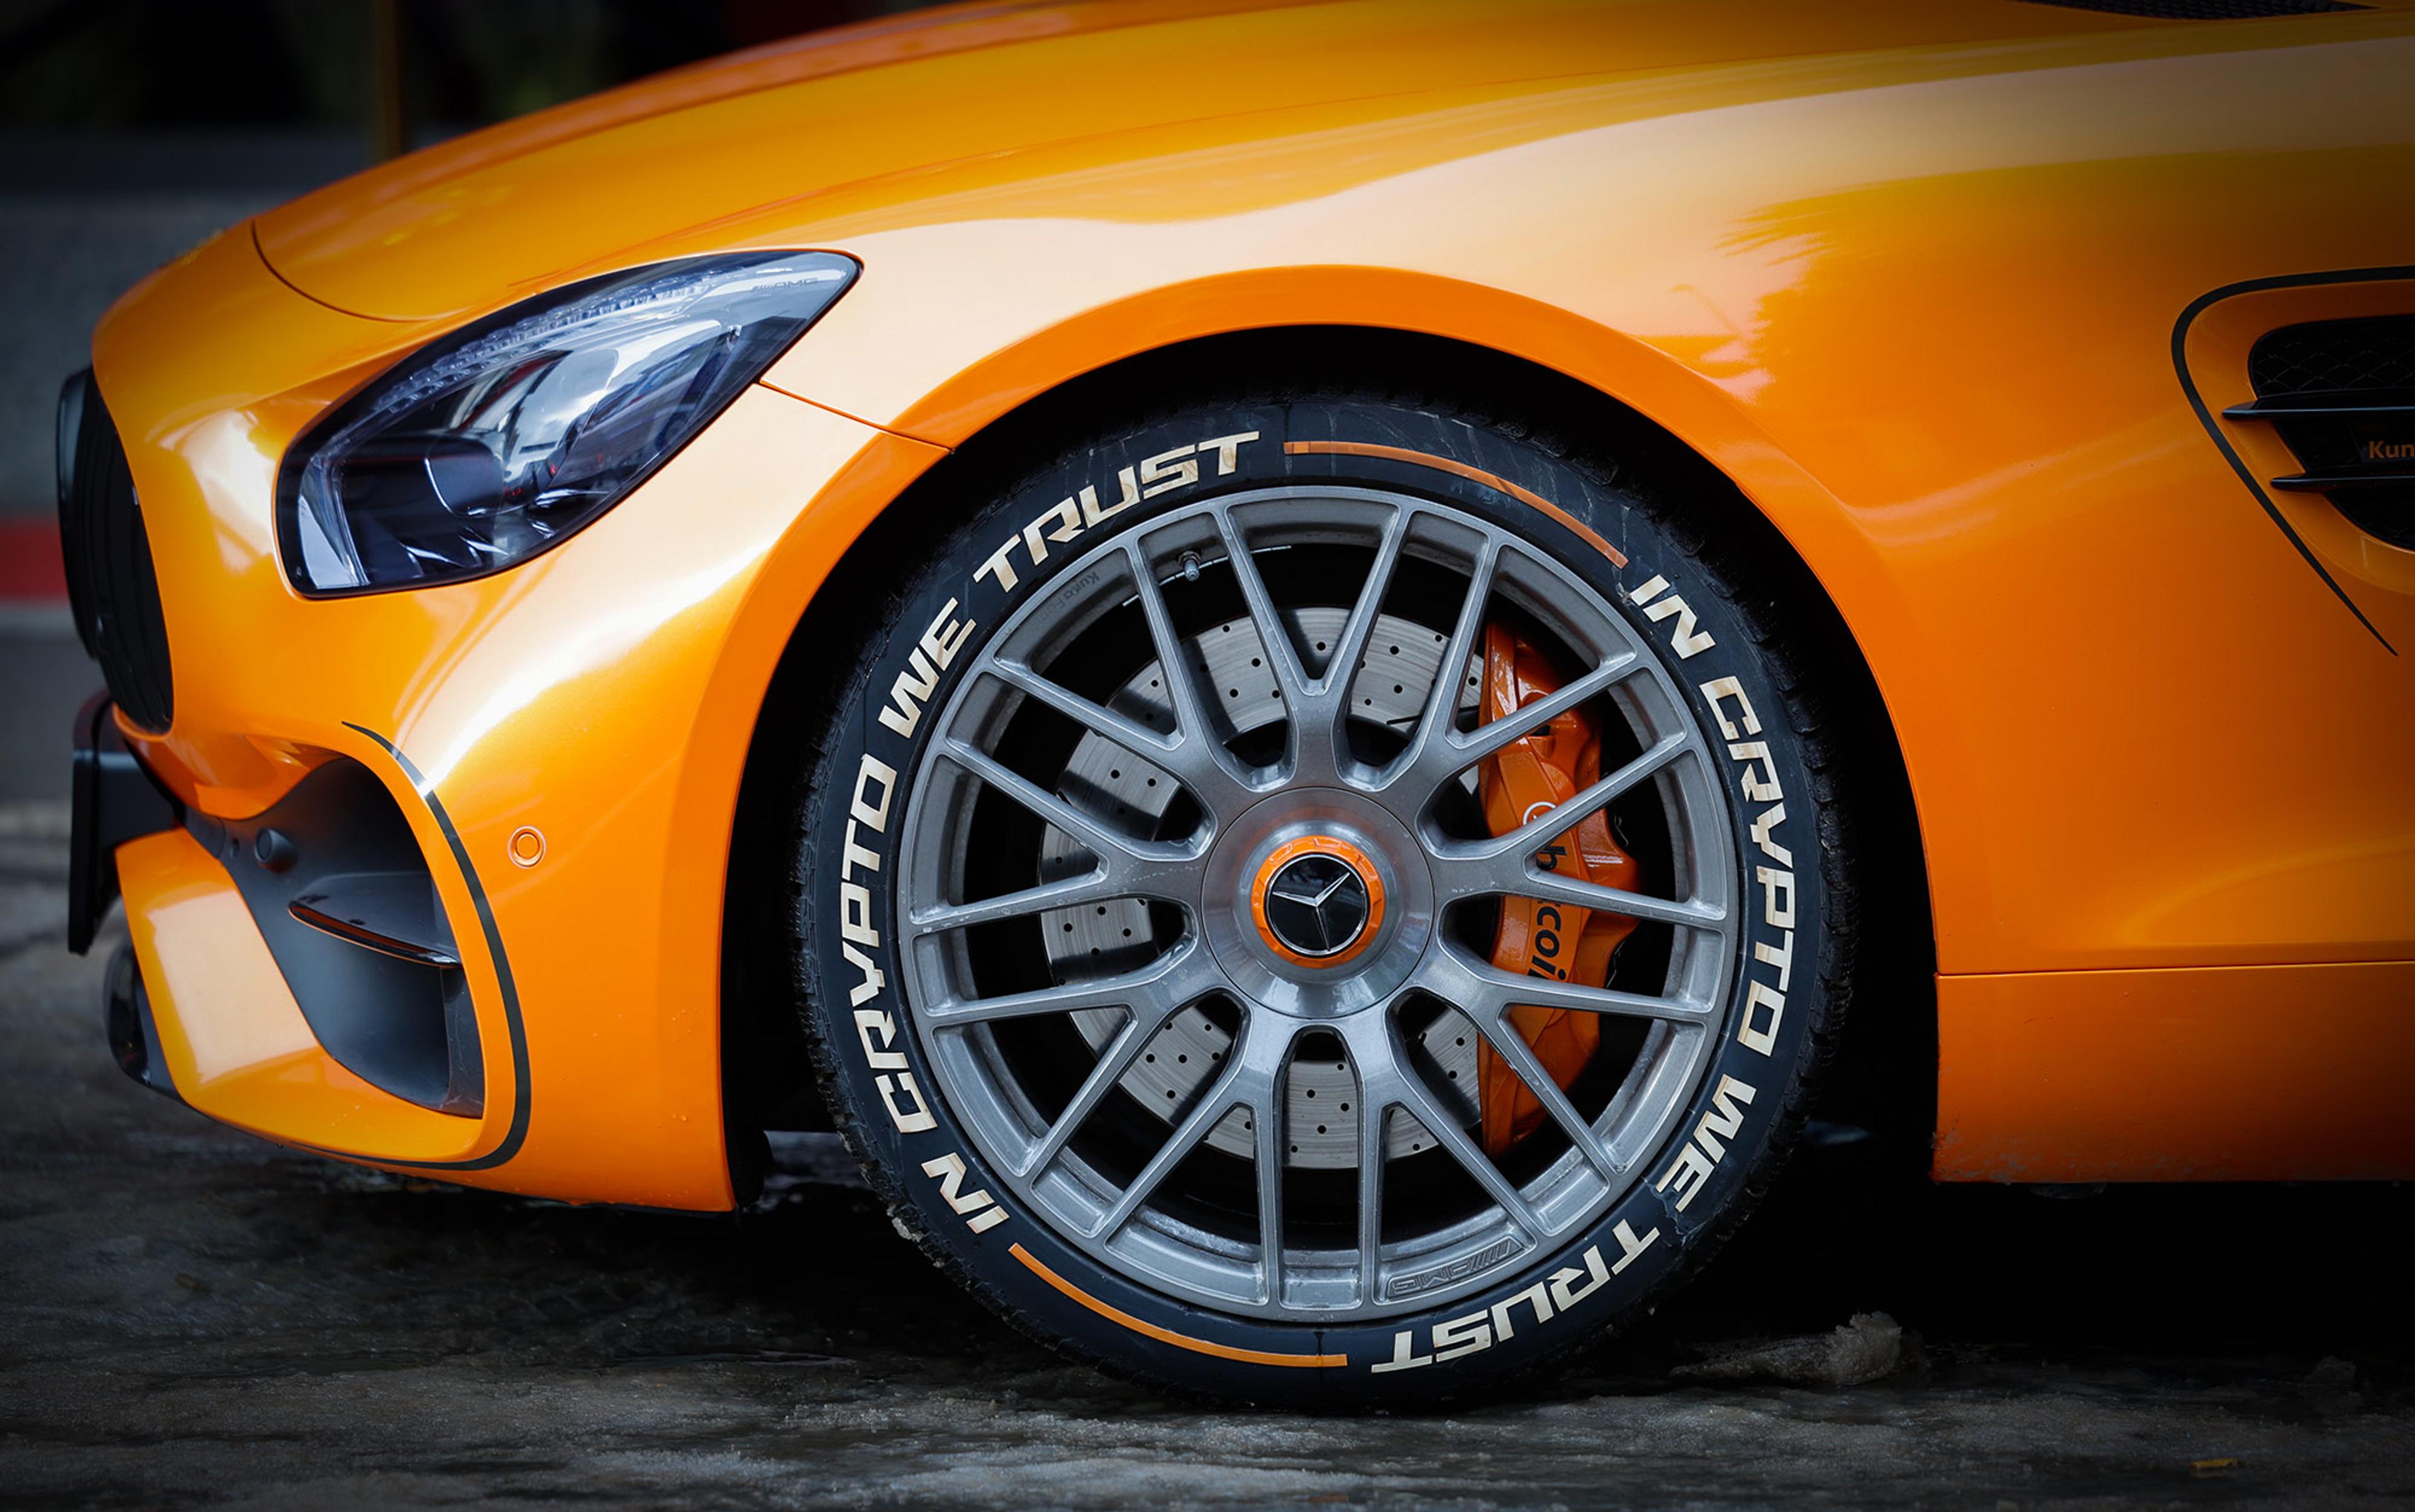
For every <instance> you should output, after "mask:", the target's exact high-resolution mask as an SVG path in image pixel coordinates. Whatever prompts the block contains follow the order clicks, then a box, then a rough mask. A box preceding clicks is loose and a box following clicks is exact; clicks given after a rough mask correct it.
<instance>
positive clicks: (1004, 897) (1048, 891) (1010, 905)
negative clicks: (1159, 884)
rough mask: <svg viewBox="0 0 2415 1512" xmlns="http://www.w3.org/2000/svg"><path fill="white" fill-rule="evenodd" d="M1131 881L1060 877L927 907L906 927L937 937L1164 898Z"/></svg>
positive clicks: (1098, 873) (1115, 874)
mask: <svg viewBox="0 0 2415 1512" xmlns="http://www.w3.org/2000/svg"><path fill="white" fill-rule="evenodd" d="M1125 870H1130V869H1129V868H1127V869H1125ZM1132 880H1133V878H1132V877H1130V876H1125V875H1123V872H1119V871H1118V870H1117V869H1114V868H1110V867H1105V866H1097V867H1092V868H1091V869H1090V870H1088V871H1087V872H1083V873H1081V874H1079V875H1078V876H1065V877H1058V878H1057V879H1056V880H1055V881H1051V882H1042V883H1040V884H1039V885H1037V886H1035V887H1027V888H1018V889H1016V890H1015V891H1012V892H1001V893H999V894H997V896H996V897H992V898H983V899H982V900H980V901H979V902H977V903H943V904H933V905H927V906H923V907H921V908H917V909H915V910H914V911H913V913H911V914H910V915H908V916H907V927H908V929H909V931H910V933H912V934H913V935H915V936H923V935H937V934H943V933H945V932H946V931H948V930H952V929H969V928H971V927H972V926H973V925H975V924H988V923H995V922H997V921H998V920H1001V919H1019V918H1021V917H1022V916H1024V915H1025V914H1036V913H1045V912H1046V911H1048V910H1049V909H1051V908H1074V907H1079V906H1082V905H1084V904H1090V903H1107V902H1110V901H1112V900H1114V899H1117V898H1130V897H1147V896H1162V895H1165V894H1150V893H1140V892H1135V891H1132V886H1131V883H1132Z"/></svg>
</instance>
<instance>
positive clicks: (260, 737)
mask: <svg viewBox="0 0 2415 1512" xmlns="http://www.w3.org/2000/svg"><path fill="white" fill-rule="evenodd" d="M507 297H508V295H507V294H501V293H499V296H498V303H503V302H504V301H505V300H506V299H507ZM429 334H430V333H429V332H428V330H427V329H425V328H422V327H416V326H406V325H398V324H397V323H395V322H373V321H367V320H361V319H357V318H354V317H351V316H346V315H342V314H340V313H338V312H336V311H333V310H330V309H327V308H326V307H322V306H319V305H316V304H313V303H311V302H310V301H308V300H306V299H304V298H302V297H301V296H299V295H297V294H295V293H293V292H292V291H291V290H290V289H287V288H286V287H285V286H284V285H282V284H281V283H278V281H277V280H276V279H275V278H274V277H271V276H270V275H269V274H268V272H267V270H266V269H265V267H264V266H263V264H262V263H261V262H259V260H258V257H257V255H256V253H255V251H254V249H253V247H251V245H250V243H249V239H248V237H247V236H244V235H242V234H240V233H237V234H235V235H231V236H228V237H223V238H221V239H219V240H218V241H217V242H214V243H212V244H210V245H208V246H206V247H203V248H202V249H200V250H199V251H197V252H196V253H194V254H192V255H191V256H190V257H188V259H187V260H186V261H185V262H182V263H180V264H177V265H175V266H173V267H172V268H171V269H169V270H167V271H165V272H164V273H162V274H161V275H158V276H156V277H154V278H153V279H152V280H150V281H149V282H147V283H145V284H143V286H141V287H139V288H138V289H137V290H136V291H135V292H133V293H132V294H130V295H128V298H127V299H126V300H125V301H124V302H122V303H121V304H120V306H119V307H117V308H116V309H114V310H113V311H112V312H111V314H110V316H109V317H108V318H107V320H106V321H104V322H103V324H102V326H101V329H100V331H99V333H98V337H97V340H96V345H95V368H96V373H97V377H98V384H99V388H100V390H101V392H102V393H104V394H105V395H106V396H107V399H108V409H109V412H110V413H111V414H112V415H113V417H114V419H115V422H116V425H117V427H118V429H119V432H120V434H121V436H122V439H123V441H124V443H125V447H126V453H127V457H128V466H129V467H130V469H131V472H132V476H133V481H134V485H135V488H136V491H137V493H138V494H139V496H140V499H141V511H142V516H143V521H144V523H145V526H146V528H147V530H148V532H149V535H150V540H151V547H152V556H153V560H154V561H155V562H156V563H157V568H158V596H159V601H160V606H161V610H162V614H163V617H164V621H165V624H166V633H167V642H168V647H169V654H170V660H171V662H172V663H173V669H174V677H175V703H174V714H173V723H172V724H170V726H168V728H167V729H166V730H165V731H164V732H162V733H159V734H157V735H151V734H145V733H143V731H141V730H139V729H135V728H132V727H130V726H128V725H127V724H126V722H124V721H123V720H118V721H113V724H114V726H115V729H114V733H115V734H116V735H117V736H119V737H120V738H121V739H122V741H123V745H124V748H125V750H126V752H127V753H128V755H129V756H131V757H134V758H139V760H140V761H141V763H142V764H143V767H144V768H146V769H147V770H148V771H151V772H152V773H154V774H156V776H157V778H158V784H159V785H160V786H162V787H164V788H165V789H166V790H167V792H168V793H169V794H171V795H173V801H174V802H175V803H177V804H179V805H181V806H182V807H183V809H184V810H185V811H186V812H185V813H184V815H183V816H182V822H180V823H179V824H178V825H176V826H175V827H173V828H160V829H157V830H154V831H149V832H141V833H135V834H131V835H126V834H117V833H112V832H108V831H103V830H100V829H96V830H95V831H93V833H94V836H95V840H94V844H95V846H98V847H99V849H104V850H107V851H109V852H110V853H112V854H113V859H114V871H115V874H116V877H117V881H118V885H119V887H120V889H121V890H122V891H123V893H124V897H125V901H126V907H127V914H128V925H129V934H130V936H131V940H132V944H133V949H134V951H135V954H136V957H137V960H138V962H139V965H140V970H141V978H142V983H143V987H144V989H145V990H146V994H147V997H148V1001H149V1005H150V1008H151V1011H152V1015H153V1019H154V1022H155V1023H156V1027H157V1039H158V1051H159V1058H160V1061H161V1063H162V1067H163V1069H164V1073H165V1074H166V1076H167V1077H168V1078H169V1079H170V1080H171V1081H172V1082H173V1085H174V1087H175V1089H176V1091H177V1092H178V1093H179V1095H181V1096H182V1097H183V1098H184V1099H185V1100H187V1101H188V1102H189V1103H190V1104H191V1105H192V1106H194V1107H195V1108H197V1109H199V1110H200V1111H202V1112H203V1113H205V1114H208V1115H211V1116H213V1117H216V1118H219V1119H221V1120H223V1121H226V1122H228V1123H231V1124H234V1125H237V1126H239V1127H242V1128H245V1129H248V1130H253V1131H255V1132H258V1133H261V1134H263V1135H266V1136H268V1137H270V1138H273V1139H277V1140H280V1141H283V1142H286V1143H290V1144H294V1145H306V1146H308V1147H311V1148H314V1149H317V1150H321V1151H323V1152H325V1153H328V1154H331V1155H336V1156H338V1157H341V1158H344V1159H349V1160H359V1161H363V1162H366V1163H369V1164H375V1165H381V1166H385V1167H389V1168H392V1169H397V1170H404V1171H417V1172H423V1173H429V1174H436V1175H443V1176H444V1177H445V1178H446V1179H451V1180H458V1181H463V1182H467V1183H471V1184H474V1185H485V1186H494V1187H500V1188H505V1189H508V1190H518V1191H527V1192H533V1193H541V1194H544V1195H547V1196H553V1197H561V1198H566V1199H570V1200H574V1201H611V1202H622V1203H634V1204H645V1205H656V1206H665V1207H685V1208H708V1209H709V1208H718V1207H724V1206H727V1205H728V1204H729V1202H730V1200H731V1189H730V1183H729V1177H728V1170H727V1152H726V1147H725V1142H724V1133H723V1129H722V1119H721V1109H722V1100H721V1042H720V1038H721V1037H720V1015H719V999H720V988H721V980H720V945H721V915H722V899H723V890H724V885H725V879H726V876H727V856H728V846H729V834H730V825H731V819H732V815H733V813H734V811H735V808H736V802H737V795H738V790H739V782H740V777H741V774H742V769H743V766H744V762H745V758H746V754H747V751H748V748H749V745H750V742H751V741H752V740H753V737H754V727H755V717H756V712H757V709H758V708H759V707H760V703H761V698H762V695H763V691H764V689H765V688H766V686H768V684H769V682H770V680H771V675H772V669H773V667H774V666H776V664H777V662H778V659H779V657H780V655H781V653H782V651H784V650H785V649H786V646H787V640H788V637H789V636H790V635H791V633H792V632H793V630H794V628H795V626H796V624H797V622H798V619H799V616H800V614H801V612H802V607H803V606H804V605H805V603H806V602H807V601H808V600H809V599H810V597H811V595H812V593H813V591H815V590H816V589H817V587H818V586H819V584H820V582H821V581H822V579H823V577H824V576H826V575H827V574H828V572H829V570H830V568H831V566H832V563H833V562H834V561H835V559H836V557H837V556H838V554H839V553H840V552H841V551H843V550H844V549H845V548H846V546H847V545H848V544H849V543H850V542H851V541H852V540H853V538H854V537H855V535H856V533H857V532H858V531H860V530H861V529H862V525H863V524H864V523H865V522H866V521H868V519H869V518H870V517H871V516H872V515H873V514H874V513H876V512H877V510H878V509H879V508H881V507H882V506H883V505H885V504H886V503H887V502H889V501H890V500H891V499H893V498H894V497H895V495H896V493H897V491H898V490H899V489H901V488H902V487H904V486H905V484H906V483H907V482H908V481H910V480H911V478H912V477H913V476H915V475H916V474H917V473H919V472H921V471H922V468H924V467H925V466H927V465H928V464H929V462H930V461H931V460H933V459H934V458H935V457H937V456H939V455H941V454H940V453H939V452H938V451H937V449H936V448H932V447H928V446H925V445H922V443H920V442H910V441H907V440H905V439H904V438H900V437H896V436H892V435H890V434H888V433H885V432H882V431H879V430H877V429H875V428H873V427H868V426H864V425H862V424H861V423H858V422H856V421H853V420H849V419H847V418H845V417H843V416H840V415H837V414H835V413H833V412H830V411H826V410H822V409H819V408H817V407H816V406H813V405H811V404H808V403H805V402H802V401H801V400H798V399H794V398H791V397H787V396H786V395H782V394H779V393H775V392H773V391H772V390H769V389H764V388H759V387H758V388H755V389H750V390H749V391H748V392H747V393H746V394H744V395H743V396H742V397H741V398H740V399H739V400H738V401H737V402H736V403H735V404H734V405H732V406H731V407H730V409H729V410H728V411H727V412H725V413H724V414H723V415H722V416H721V417H720V418H719V419H718V420H717V421H715V422H714V424H713V425H712V427H710V428H709V429H708V430H707V431H706V432H705V433H704V434H703V435H701V436H699V437H698V438H697V440H696V441H695V442H693V443H691V444H690V445H689V446H688V447H687V449H686V450H685V451H684V452H682V454H681V455H680V456H679V457H677V458H675V459H674V460H673V461H672V462H671V463H669V464H668V465H667V466H666V467H665V468H664V469H662V470H661V471H660V472H657V473H656V474H655V475H654V476H653V477H652V478H651V479H650V480H648V481H647V483H646V484H645V485H644V486H643V487H640V488H639V489H638V490H637V492H636V493H634V494H632V495H631V497H629V498H628V499H626V500H623V501H622V502H621V503H620V504H619V505H618V506H617V507H616V508H615V509H613V510H612V511H611V512H610V513H608V514H607V515H606V516H604V517H603V518H602V519H600V520H599V521H597V522H596V523H595V524H593V525H592V526H590V527H589V528H588V529H586V530H584V531H581V532H579V534H578V535H577V537H576V538H575V539H573V540H570V541H568V542H565V543H563V544H562V546H560V547H558V548H556V549H555V550H553V551H551V552H548V553H547V554H546V555H545V556H543V557H540V558H537V559H535V560H533V561H529V562H526V563H523V564H522V565H521V566H519V567H517V568H516V569H514V570H513V571H510V572H507V573H503V574H500V575H498V576H493V577H489V578H483V579H479V580H476V581H473V582H467V583H459V584H453V585H447V586H443V587H438V588H431V589H426V590H421V591H412V592H401V593H384V594H376V595H370V596H366V597H359V598H348V599H334V600H305V599H302V598H300V597H299V596H297V595H296V594H294V593H293V591H292V590H291V589H290V587H288V585H287V583H286V581H285V576H284V574H283V573H282V571H281V570H280V568H279V566H278V561H277V560H276V552H275V546H274V535H275V532H274V526H273V520H272V517H271V510H272V501H273V499H274V494H275V475H276V470H277V466H278V459H279V458H280V457H281V456H282V454H283V451H284V449H285V446H286V445H287V443H288V442H290V441H291V440H292V439H293V436H295V435H296V434H298V433H299V432H300V431H301V430H302V429H303V428H304V427H307V425H308V423H309V422H310V420H311V419H313V418H314V417H315V416H316V415H317V414H318V413H319V412H322V411H323V409H324V407H325V406H326V405H327V404H328V403H330V402H333V401H334V400H335V399H336V398H338V397H340V396H341V395H342V394H343V393H344V392H346V391H347V390H349V389H350V388H351V387H353V386H355V385H356V384H357V383H358V382H360V381H362V380H363V379H364V378H366V377H367V376H368V374H369V373H371V372H373V371H375V370H376V369H377V368H379V367H383V365H384V364H386V363H387V362H390V361H391V360H392V359H393V358H394V356H395V355H397V354H398V352H402V351H404V350H408V349H409V348H410V347H412V346H413V345H416V344H417V343H418V342H419V341H421V340H424V339H425V338H426V337H427V336H428V335H429ZM339 763H340V764H342V765H343V766H346V767H356V768H357V769H358V771H361V772H364V773H366V774H368V777H369V778H371V779H373V780H374V782H375V783H377V784H378V785H380V786H382V787H383V797H384V801H386V802H388V803H390V804H391V805H392V810H393V812H394V813H395V814H396V815H398V816H399V818H398V822H399V824H400V826H401V829H402V831H403V832H404V834H405V836H406V839H407V843H408V844H409V845H411V846H413V847H415V850H416V861H417V863H418V864H421V865H424V867H425V870H426V874H427V877H428V886H429V887H430V888H432V890H433V894H434V903H433V913H434V919H435V921H437V922H439V923H441V924H442V925H443V935H444V941H445V944H446V946H447V947H448V949H447V951H446V952H445V953H446V954H447V955H448V957H449V960H450V965H449V966H447V967H445V969H450V970H454V971H458V976H459V985H460V988H461V994H462V1004H461V1006H462V1009H463V1010H464V1012H463V1016H462V1017H461V1019H460V1020H459V1021H458V1024H456V1025H454V1026H453V1029H452V1030H451V1031H450V1032H453V1033H456V1034H458V1036H461V1037H463V1038H464V1040H465V1047H464V1048H466V1049H467V1050H468V1051H470V1052H472V1053H473V1055H474V1059H475V1062H476V1064H477V1065H478V1067H479V1068H480V1069H481V1076H480V1080H479V1085H478V1087H477V1096H476V1097H475V1098H461V1097H453V1096H450V1095H449V1094H448V1093H446V1092H445V1090H444V1089H443V1088H441V1087H438V1086H437V1085H435V1084H434V1083H429V1084H428V1085H427V1086H424V1087H422V1088H420V1090H419V1092H418V1093H417V1094H416V1095H415V1096H406V1095H401V1094H400V1093H398V1091H397V1090H395V1086H396V1085H397V1081H396V1078H395V1077H394V1076H393V1075H391V1074H385V1073H384V1072H383V1071H381V1070H380V1069H379V1067H377V1066H374V1065H369V1064H367V1063H365V1061H364V1059H363V1055H362V1054H361V1052H360V1050H359V1048H358V1046H357V1044H353V1043H350V1042H338V1041H339V1040H341V1037H340V1036H339V1035H338V1034H335V1033H333V1032H331V1031H330V1030H329V1029H328V1027H327V1022H328V1020H327V1013H326V1012H325V1011H324V1010H325V1008H326V1005H327V1001H328V995H327V993H326V992H325V989H324V984H323V983H321V982H317V981H312V980H304V979H305V978H307V977H308V972H307V971H301V970H298V969H297V968H296V967H295V966H294V965H293V957H292V952H291V951H287V950H286V949H284V948H283V947H282V946H279V947H278V948H277V949H272V948H271V943H270V936H272V935H273V934H274V933H275V930H276V928H277V927H280V926H278V924H277V923H276V921H277V920H278V918H280V917H281V916H280V915H279V914H278V912H277V909H278V908H283V907H287V906H290V905H291V904H292V903H293V901H294V900H293V899H285V900H284V901H283V902H281V903H280V902H277V901H276V900H274V899H272V900H271V905H270V906H268V911H266V912H263V904H262V900H261V899H260V898H258V897H255V898H253V899H252V900H251V902H250V903H247V901H246V889H245V886H244V885H239V881H238V879H239V877H240V878H241V879H242V881H243V882H244V883H245V884H246V885H252V886H253V891H258V887H257V886H256V884H257V883H258V881H259V879H258V878H255V877H251V876H248V873H245V872H243V870H242V869H243V868H245V867H247V866H251V865H253V864H254V861H252V859H250V856H249V853H248V852H246V851H243V850H242V848H241V846H235V845H233V844H230V843H228V842H229V840H230V837H232V838H233V840H239V841H242V842H244V843H245V844H250V843H253V842H256V840H257V832H258V831H259V829H260V828H261V827H262V826H263V824H265V823H266V822H267V821H266V818H265V816H269V815H270V814H271V813H272V812H273V811H277V810H278V805H280V804H283V803H286V802H288V801H292V800H293V798H294V795H295V794H296V791H297V789H299V788H301V787H302V786H304V785H305V784H306V783H308V782H311V781H314V780H316V779H315V778H314V774H316V773H322V772H323V771H328V770H330V769H332V768H335V767H336V766H337V765H338V764H339ZM356 806H359V805H356ZM96 855H98V850H96ZM96 864H97V863H96ZM80 891H82V893H83V895H84V896H85V897H86V899H87V905H88V904H89V901H90V900H91V899H93V898H97V897H98V896H99V894H98V891H92V890H90V889H89V888H86V889H82V890H80ZM279 896H280V897H281V894H280V895H279ZM264 924H265V925H266V926H267V931H268V932H267V933H265V934H264V933H263V925H264ZM421 943H427V942H425V941H423V942H421ZM335 996H336V997H338V998H341V999H343V1000H346V1001H351V1000H353V999H356V998H357V996H358V994H357V993H356V992H352V991H350V990H347V991H345V992H341V993H338V994H337V995H335ZM355 1068H359V1069H358V1070H356V1069H355ZM362 1070H368V1071H369V1072H370V1074H369V1075H363V1074H362V1073H361V1072H362ZM388 1070H390V1068H388ZM406 1090H408V1089H407V1088H406Z"/></svg>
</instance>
